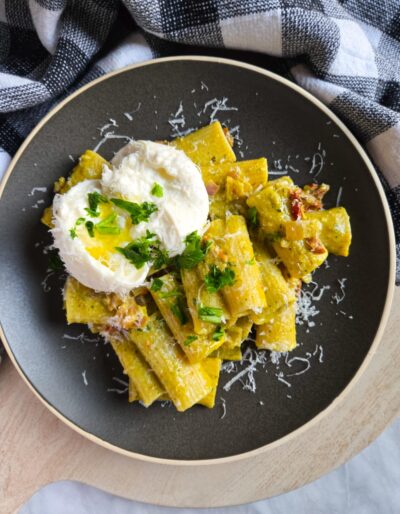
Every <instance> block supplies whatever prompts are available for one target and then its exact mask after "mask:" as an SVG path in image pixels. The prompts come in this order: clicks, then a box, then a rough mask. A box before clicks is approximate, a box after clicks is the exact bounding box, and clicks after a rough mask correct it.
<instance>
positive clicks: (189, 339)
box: [183, 336, 198, 346]
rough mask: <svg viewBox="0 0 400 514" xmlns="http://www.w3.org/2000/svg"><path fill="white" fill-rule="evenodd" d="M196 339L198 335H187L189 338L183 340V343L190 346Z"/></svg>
mask: <svg viewBox="0 0 400 514" xmlns="http://www.w3.org/2000/svg"><path fill="white" fill-rule="evenodd" d="M196 339H198V337H197V336H187V338H186V339H185V340H184V341H183V345H184V346H189V345H191V344H192V343H193V342H194V341H196Z"/></svg>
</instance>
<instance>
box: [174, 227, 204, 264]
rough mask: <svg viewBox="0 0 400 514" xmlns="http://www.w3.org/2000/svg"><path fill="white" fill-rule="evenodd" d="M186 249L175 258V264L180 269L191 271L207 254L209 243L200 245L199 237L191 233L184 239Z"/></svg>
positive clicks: (195, 233)
mask: <svg viewBox="0 0 400 514" xmlns="http://www.w3.org/2000/svg"><path fill="white" fill-rule="evenodd" d="M185 244H186V248H185V249H184V250H183V253H182V254H181V255H178V256H177V258H176V264H177V266H178V268H181V269H191V268H194V267H195V266H197V264H199V263H200V262H201V261H202V260H203V259H204V257H205V255H206V254H207V252H208V250H209V248H210V246H211V242H207V243H205V244H202V243H201V237H200V236H199V235H198V233H197V232H192V233H191V234H189V235H188V236H186V238H185Z"/></svg>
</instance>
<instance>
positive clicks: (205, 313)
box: [198, 306, 223, 325]
mask: <svg viewBox="0 0 400 514" xmlns="http://www.w3.org/2000/svg"><path fill="white" fill-rule="evenodd" d="M198 315H199V318H200V319H201V320H202V321H207V322H208V323H215V325H219V324H220V323H221V322H222V315H223V310H222V309H220V308H219V307H203V306H201V307H199V309H198Z"/></svg>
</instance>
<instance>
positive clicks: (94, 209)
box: [85, 191, 108, 218]
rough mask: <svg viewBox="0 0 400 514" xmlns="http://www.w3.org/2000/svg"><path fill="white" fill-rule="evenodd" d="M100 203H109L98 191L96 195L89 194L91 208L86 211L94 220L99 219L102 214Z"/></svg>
mask: <svg viewBox="0 0 400 514" xmlns="http://www.w3.org/2000/svg"><path fill="white" fill-rule="evenodd" d="M100 203H108V198H107V197H106V196H104V195H101V194H100V193H98V192H97V191H95V192H94V193H88V204H89V207H88V208H86V209H85V210H86V212H87V213H88V214H89V215H90V216H92V218H97V217H98V216H99V215H100V212H99V211H98V206H99V204H100Z"/></svg>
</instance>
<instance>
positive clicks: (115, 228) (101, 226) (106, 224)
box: [96, 212, 121, 235]
mask: <svg viewBox="0 0 400 514" xmlns="http://www.w3.org/2000/svg"><path fill="white" fill-rule="evenodd" d="M96 230H97V232H98V233H99V234H106V235H109V234H120V233H121V228H120V227H119V225H118V224H117V214H116V213H115V212H114V213H113V214H110V215H109V216H107V217H106V218H104V219H103V220H102V221H99V223H96Z"/></svg>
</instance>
